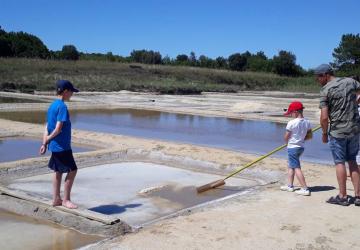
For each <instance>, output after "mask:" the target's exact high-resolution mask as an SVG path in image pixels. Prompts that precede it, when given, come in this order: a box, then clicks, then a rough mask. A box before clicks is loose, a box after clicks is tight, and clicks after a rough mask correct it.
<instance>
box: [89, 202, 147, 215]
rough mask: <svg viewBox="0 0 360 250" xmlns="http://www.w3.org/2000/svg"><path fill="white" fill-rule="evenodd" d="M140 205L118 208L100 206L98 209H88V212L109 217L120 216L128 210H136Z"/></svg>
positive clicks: (112, 205)
mask: <svg viewBox="0 0 360 250" xmlns="http://www.w3.org/2000/svg"><path fill="white" fill-rule="evenodd" d="M141 205H142V204H128V205H124V206H119V205H115V204H111V205H101V206H98V207H92V208H89V210H91V211H94V212H98V213H102V214H107V215H111V214H120V213H123V212H125V211H126V210H127V209H129V208H136V207H139V206H141Z"/></svg>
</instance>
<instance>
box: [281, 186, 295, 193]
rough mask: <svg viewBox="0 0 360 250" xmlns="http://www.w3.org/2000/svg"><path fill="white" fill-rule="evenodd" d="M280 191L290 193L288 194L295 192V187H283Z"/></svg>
mask: <svg viewBox="0 0 360 250" xmlns="http://www.w3.org/2000/svg"><path fill="white" fill-rule="evenodd" d="M280 190H282V191H288V192H294V186H289V185H286V186H281V187H280Z"/></svg>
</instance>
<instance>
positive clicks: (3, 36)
mask: <svg viewBox="0 0 360 250" xmlns="http://www.w3.org/2000/svg"><path fill="white" fill-rule="evenodd" d="M9 56H13V52H12V50H11V41H10V40H9V38H8V36H7V33H6V31H5V30H3V29H2V28H1V26H0V57H9Z"/></svg>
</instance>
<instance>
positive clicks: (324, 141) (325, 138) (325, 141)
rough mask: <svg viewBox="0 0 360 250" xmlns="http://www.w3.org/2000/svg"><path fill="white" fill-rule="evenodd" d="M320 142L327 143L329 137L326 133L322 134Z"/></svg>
mask: <svg viewBox="0 0 360 250" xmlns="http://www.w3.org/2000/svg"><path fill="white" fill-rule="evenodd" d="M322 142H323V143H328V142H329V138H328V135H327V134H322Z"/></svg>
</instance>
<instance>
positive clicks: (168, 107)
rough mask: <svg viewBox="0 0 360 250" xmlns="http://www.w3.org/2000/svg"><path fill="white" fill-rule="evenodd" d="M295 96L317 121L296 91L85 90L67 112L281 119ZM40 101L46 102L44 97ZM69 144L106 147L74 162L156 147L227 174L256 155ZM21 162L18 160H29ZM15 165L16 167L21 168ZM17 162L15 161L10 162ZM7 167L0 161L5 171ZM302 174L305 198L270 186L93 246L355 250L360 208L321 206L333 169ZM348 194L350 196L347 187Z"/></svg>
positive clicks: (114, 138)
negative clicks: (306, 188)
mask: <svg viewBox="0 0 360 250" xmlns="http://www.w3.org/2000/svg"><path fill="white" fill-rule="evenodd" d="M293 95H296V96H298V97H297V98H295V99H296V100H300V101H303V103H304V105H305V107H306V111H305V115H306V116H307V117H308V118H309V119H310V120H311V121H312V122H313V123H314V124H317V121H318V115H319V112H318V108H317V107H318V98H317V97H316V96H312V95H302V94H298V93H295V94H294V93H274V92H269V93H267V92H261V93H251V92H247V93H243V94H205V95H201V96H159V95H152V94H136V93H128V92H121V93H106V94H105V93H92V94H91V95H89V94H87V93H83V94H81V95H78V96H76V98H74V100H75V101H78V102H72V103H71V104H70V109H71V108H73V109H76V108H91V107H101V106H102V107H108V108H118V107H131V108H139V109H142V108H146V109H153V110H162V111H169V112H179V113H188V114H202V115H209V116H226V117H234V118H245V119H255V120H258V119H259V120H260V119H261V120H271V121H280V122H286V121H287V120H286V119H284V118H283V117H281V114H282V113H283V110H282V109H283V108H286V107H287V105H288V104H289V103H290V102H291V101H292V100H293V99H294V98H289V97H288V96H293ZM40 98H46V97H45V96H44V97H42V96H40ZM47 105H48V104H29V105H21V104H12V105H10V104H0V111H1V110H2V111H9V110H24V109H39V110H41V109H46V107H47ZM42 131H43V127H42V126H39V125H33V124H26V123H18V122H11V121H6V120H0V136H5V135H11V134H23V135H27V136H41V134H42ZM73 141H74V142H75V143H79V144H82V143H83V144H92V145H97V146H104V149H101V150H99V151H95V152H90V153H80V154H78V155H77V157H78V158H81V157H87V155H89V154H97V153H99V152H100V153H101V152H107V151H116V150H120V149H127V148H141V149H146V150H157V151H159V152H163V153H165V154H169V155H175V156H176V155H179V156H191V157H192V158H194V159H199V160H206V161H210V162H216V163H218V164H220V166H222V167H221V168H220V169H218V170H217V171H224V172H226V171H230V170H231V169H229V168H230V167H229V165H231V164H237V165H241V164H244V163H246V162H249V161H250V160H253V159H255V158H256V156H254V155H249V154H244V153H239V152H233V151H228V150H221V149H213V148H206V147H198V146H194V145H188V144H177V143H169V142H163V141H157V140H147V139H141V138H134V137H127V136H120V135H112V134H105V133H95V132H87V131H79V130H75V131H74V134H73ZM26 161H27V160H25V161H20V162H26ZM18 164H19V163H18ZM15 165H16V164H15ZM9 166H11V164H6V163H4V164H0V168H1V167H9ZM254 168H256V169H257V170H259V171H283V172H284V173H285V171H286V161H284V160H281V159H275V158H267V159H265V160H264V161H262V162H261V163H259V164H257V165H256V166H255V167H254ZM303 170H304V174H305V177H306V179H307V182H308V184H309V186H311V187H312V190H313V192H312V195H311V196H310V197H303V196H297V195H296V194H294V193H287V192H282V191H280V190H279V186H280V184H281V182H285V175H284V179H282V180H280V182H279V183H275V184H271V185H267V186H265V187H263V188H262V189H261V191H256V192H255V191H254V192H251V193H249V194H248V195H246V196H240V197H237V198H235V199H232V200H228V201H226V202H224V203H222V204H217V205H214V206H211V207H207V208H204V209H202V210H201V211H195V212H193V213H190V214H188V215H186V216H179V217H176V218H172V219H168V220H165V221H161V222H158V223H156V224H153V225H150V226H148V227H146V228H143V229H141V230H139V231H138V232H136V233H132V234H128V235H125V236H122V237H118V238H114V239H112V240H109V241H106V242H104V243H101V244H99V245H96V246H94V247H93V248H94V249H220V248H223V249H360V243H359V242H358V232H359V230H358V228H359V227H358V225H359V224H360V217H359V216H358V215H359V212H360V207H355V206H354V205H351V206H349V207H341V206H336V205H330V204H327V203H325V200H326V199H328V198H329V197H330V196H331V195H335V194H337V192H338V190H337V182H336V179H335V171H334V168H332V167H329V166H324V165H318V164H312V163H304V164H303ZM348 191H349V194H350V195H353V190H352V185H351V182H350V181H349V182H348Z"/></svg>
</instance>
